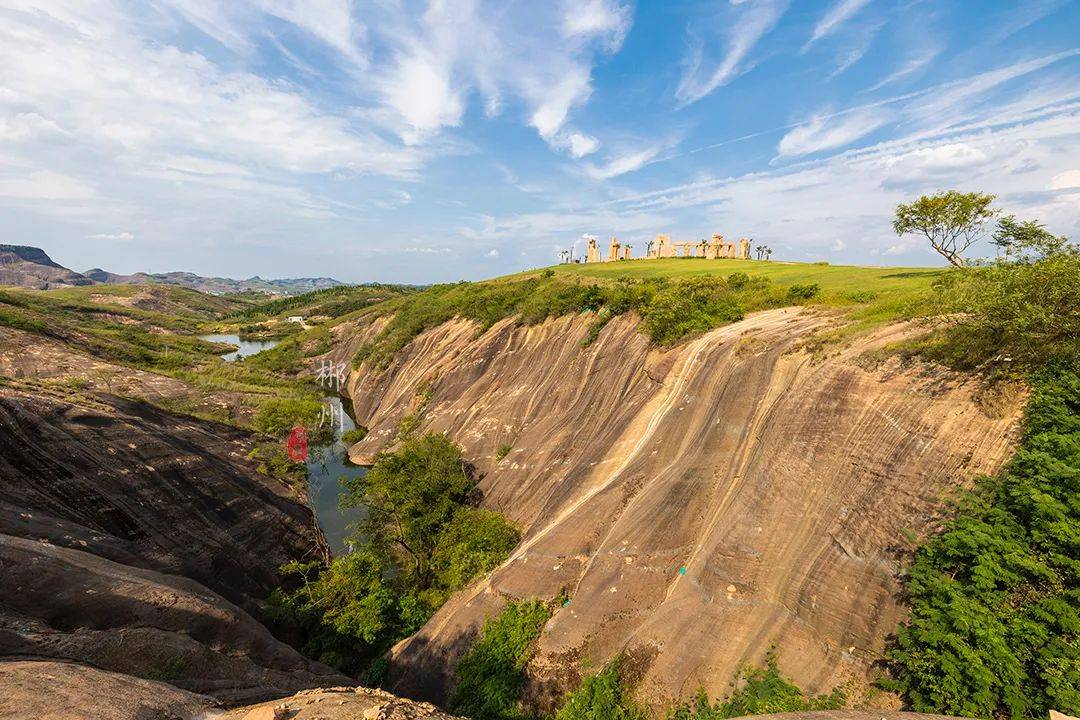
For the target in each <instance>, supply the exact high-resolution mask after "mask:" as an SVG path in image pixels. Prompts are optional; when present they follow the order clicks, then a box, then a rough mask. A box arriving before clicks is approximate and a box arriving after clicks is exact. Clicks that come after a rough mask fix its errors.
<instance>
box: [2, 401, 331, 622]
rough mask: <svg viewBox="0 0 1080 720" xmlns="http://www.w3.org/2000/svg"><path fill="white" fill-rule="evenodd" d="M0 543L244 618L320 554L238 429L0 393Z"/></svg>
mask: <svg viewBox="0 0 1080 720" xmlns="http://www.w3.org/2000/svg"><path fill="white" fill-rule="evenodd" d="M0 447H2V448H3V452H2V453H0V532H2V533H5V534H8V535H14V536H17V537H26V538H30V539H33V540H48V541H49V542H52V543H55V544H57V545H63V546H67V547H72V548H76V549H80V550H85V551H87V552H91V553H94V554H97V555H101V556H103V557H106V558H109V559H112V560H116V561H117V562H122V563H126V564H131V565H135V566H138V567H145V568H151V569H154V570H159V571H161V572H167V573H173V574H177V575H184V576H186V577H190V578H193V579H195V580H198V581H199V582H201V583H203V584H204V585H206V586H207V587H209V588H211V589H213V590H215V591H216V592H218V593H220V594H221V595H224V596H225V597H227V598H228V599H230V600H232V601H234V602H236V603H237V604H240V605H243V606H245V607H247V608H248V609H253V608H255V607H257V604H258V601H259V600H261V599H262V598H264V597H265V596H266V594H267V593H268V592H269V590H270V589H271V588H273V587H275V586H276V584H277V568H278V567H279V566H280V565H281V564H282V563H284V562H287V561H288V560H290V559H293V558H302V557H306V556H310V555H313V554H314V553H316V552H317V544H318V539H317V535H316V531H315V529H314V522H313V519H312V516H311V512H310V511H309V510H308V509H307V508H306V507H305V506H304V505H303V504H301V503H299V502H297V500H296V498H294V497H292V496H291V495H290V494H289V491H288V489H287V488H286V487H285V486H283V485H281V484H280V483H278V482H277V481H275V480H272V479H270V478H267V477H265V476H262V475H259V474H258V473H256V472H255V470H254V464H253V463H252V462H251V461H250V460H248V459H247V457H246V456H247V453H248V452H249V451H250V450H251V449H252V447H253V444H252V437H251V435H249V434H248V433H245V432H243V431H241V430H238V429H236V428H233V427H230V426H228V425H222V424H217V423H206V422H200V421H198V420H194V419H191V418H183V417H177V416H174V415H169V414H167V413H164V412H161V411H160V410H157V409H156V408H153V407H152V406H149V405H146V404H144V403H139V402H134V401H128V400H121V399H115V398H108V397H105V396H102V397H101V398H100V399H99V400H98V401H97V403H96V407H87V406H83V405H74V404H70V403H67V402H62V401H59V400H56V399H52V398H48V397H42V396H39V395H30V394H26V393H18V392H11V391H4V390H0Z"/></svg>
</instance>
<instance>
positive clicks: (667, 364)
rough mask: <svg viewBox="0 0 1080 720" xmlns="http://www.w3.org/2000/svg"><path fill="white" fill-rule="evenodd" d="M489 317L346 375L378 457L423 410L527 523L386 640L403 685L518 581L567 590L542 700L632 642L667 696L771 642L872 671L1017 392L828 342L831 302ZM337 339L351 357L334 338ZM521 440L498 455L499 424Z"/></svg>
mask: <svg viewBox="0 0 1080 720" xmlns="http://www.w3.org/2000/svg"><path fill="white" fill-rule="evenodd" d="M590 321H591V319H590V318H588V317H586V316H579V317H563V318H559V319H552V320H549V321H547V322H545V323H543V324H542V325H538V326H534V327H518V326H515V325H514V324H513V323H512V322H511V321H504V322H501V323H499V324H497V325H495V326H493V327H491V328H490V329H488V330H487V331H485V332H482V333H481V332H478V328H477V327H476V326H475V325H473V324H472V323H469V322H465V321H452V322H448V323H445V324H444V325H442V326H440V327H438V328H435V329H433V330H430V331H427V332H425V333H423V334H422V335H420V336H419V337H417V338H416V339H415V340H414V341H413V342H412V343H411V344H410V345H408V346H407V347H406V348H405V349H404V350H403V351H402V352H401V353H400V354H399V355H398V357H397V358H395V360H394V362H393V363H392V364H391V366H390V367H389V368H387V369H385V370H382V371H375V370H372V369H371V368H368V367H361V368H360V369H359V370H358V371H357V372H354V373H353V375H352V377H351V379H350V383H349V391H350V394H351V396H352V399H353V404H354V408H355V410H356V414H357V420H358V422H360V423H361V424H364V425H367V426H368V427H369V428H370V433H369V435H368V437H367V438H366V439H365V440H364V441H363V442H361V443H359V444H358V445H356V446H354V447H353V448H352V449H351V455H352V456H353V457H354V458H355V459H358V460H366V459H370V457H371V456H372V454H373V453H374V452H375V451H376V450H378V449H379V448H380V447H384V446H386V445H387V444H388V443H390V442H391V441H392V439H393V437H394V434H395V431H396V427H397V423H398V422H399V420H400V419H401V417H402V416H403V415H404V414H406V413H409V412H413V413H419V414H420V415H421V416H422V419H423V425H422V427H423V428H424V429H427V430H434V431H446V432H448V433H449V434H450V436H451V437H452V438H453V439H454V440H455V441H457V442H458V443H460V444H461V445H462V446H463V447H464V448H465V452H466V455H467V456H468V457H469V458H470V459H471V460H473V461H474V462H476V464H477V465H478V467H479V469H480V470H481V471H482V472H483V473H484V476H483V479H482V481H481V487H482V489H483V490H484V493H485V499H484V504H485V506H487V507H490V508H493V509H497V510H499V511H501V512H503V513H505V514H506V515H507V516H508V517H509V518H511V519H512V520H513V521H514V522H516V523H518V524H519V525H520V526H521V528H522V530H523V535H524V539H523V541H522V543H521V544H520V546H519V547H518V548H517V550H516V551H515V552H514V553H513V554H512V556H511V557H510V558H509V559H508V560H507V562H506V563H504V564H503V565H502V566H501V567H500V568H498V569H497V570H496V571H494V572H493V573H492V574H491V575H490V576H489V577H488V578H486V579H484V580H483V581H482V582H480V583H478V584H476V585H475V586H473V587H471V588H469V589H467V590H465V591H462V592H460V593H458V594H457V595H456V596H454V597H453V598H452V599H451V600H450V602H449V603H448V604H447V605H446V606H444V607H443V609H442V610H441V611H440V612H439V613H438V614H437V615H436V616H435V617H434V618H433V619H432V620H431V621H430V622H429V623H428V624H427V625H426V626H425V627H424V628H423V629H422V630H421V631H420V632H419V633H417V634H416V635H415V636H413V637H412V638H409V639H408V640H405V641H403V642H402V643H400V644H399V645H398V646H397V647H396V648H395V650H394V652H393V669H392V673H391V681H392V682H391V689H393V690H395V691H396V692H400V693H403V694H407V695H409V696H413V697H423V698H427V699H433V700H436V701H440V700H443V699H444V698H445V697H446V692H447V690H448V688H449V686H450V684H451V683H452V678H453V668H454V663H455V661H456V659H457V658H458V657H459V656H460V654H461V653H462V652H463V651H464V649H465V648H467V646H468V643H469V641H470V638H471V636H472V635H473V634H474V633H475V632H476V631H477V630H478V628H479V627H480V626H481V625H482V623H483V621H484V620H485V619H486V618H489V617H491V616H493V615H494V614H495V613H497V612H498V611H499V610H500V608H501V607H502V606H503V605H504V604H505V603H506V601H507V599H508V598H520V597H542V598H552V597H555V596H557V595H558V594H559V593H560V592H561V591H563V590H565V591H566V592H567V594H568V596H569V598H570V602H569V604H567V605H566V606H565V607H563V608H562V609H561V610H559V611H558V612H557V613H556V614H555V615H554V617H553V618H552V619H551V620H550V621H549V623H548V624H547V626H546V628H545V630H544V633H543V635H542V638H541V643H540V653H539V656H538V658H537V660H536V661H535V662H534V664H533V667H532V669H531V672H532V674H533V681H532V683H531V688H530V692H531V693H532V700H533V701H534V702H535V703H536V704H537V705H539V706H541V707H544V706H547V707H550V705H551V703H552V702H553V699H554V698H555V697H557V696H558V694H559V692H560V690H561V689H562V688H563V687H566V686H568V685H571V684H573V683H574V682H575V680H576V677H575V676H576V675H577V673H578V672H579V670H580V667H581V664H580V663H581V661H584V660H589V661H590V662H591V664H592V666H593V667H598V666H599V665H600V664H602V663H603V662H605V661H606V660H608V659H609V658H611V657H613V656H614V655H615V654H617V653H619V652H626V653H629V654H630V655H631V656H632V657H633V658H635V661H636V662H639V663H641V665H642V667H643V673H644V681H643V683H642V685H641V686H640V690H639V694H640V695H641V696H642V697H643V698H644V699H647V700H649V701H652V702H654V703H657V704H659V703H662V702H667V701H670V700H673V699H677V698H684V697H686V696H687V695H689V694H691V693H693V692H694V691H695V690H696V689H697V688H699V687H703V688H705V689H706V691H707V692H709V694H710V695H714V696H716V695H721V694H723V693H724V691H725V689H726V688H727V686H728V683H729V682H730V681H731V680H732V678H733V676H734V675H735V674H736V673H737V672H738V670H739V668H740V667H741V666H743V665H744V664H746V663H752V662H760V661H761V660H762V657H763V655H764V654H765V652H766V651H767V649H768V648H769V646H770V645H771V644H773V643H775V644H776V645H777V647H778V651H779V662H780V666H781V669H782V670H783V671H784V672H785V673H786V674H788V675H790V676H791V677H793V678H794V680H795V681H796V682H797V683H798V684H800V685H801V686H802V687H803V688H804V689H805V690H807V691H810V692H818V691H823V690H826V689H829V688H832V687H835V686H837V685H840V684H843V683H846V682H849V681H851V682H853V683H854V685H855V686H856V687H857V686H859V685H862V684H865V681H866V678H867V675H868V673H869V671H870V668H871V666H872V665H873V663H874V662H875V661H876V660H877V659H879V658H880V654H881V652H882V649H883V647H884V642H885V638H886V636H887V635H888V634H889V633H890V632H891V631H892V630H893V629H894V628H895V627H896V625H897V623H898V622H899V621H900V619H901V618H902V617H903V613H904V610H903V607H902V606H901V605H900V603H899V601H898V598H897V593H898V590H899V583H898V576H899V574H900V572H901V570H902V567H903V563H904V560H905V557H906V552H907V551H908V549H909V548H910V545H909V544H908V543H907V542H906V541H905V535H906V534H907V533H915V534H919V533H924V532H926V531H927V530H928V529H929V528H931V526H932V525H933V524H934V522H935V521H936V520H937V519H938V518H940V517H941V515H942V514H943V512H944V511H945V503H944V498H945V497H947V496H948V495H950V494H951V493H953V492H954V491H956V489H957V488H959V487H961V486H964V485H967V484H969V483H970V482H971V480H972V479H973V478H974V477H975V476H977V475H979V474H982V473H987V472H992V471H994V470H995V469H997V468H998V467H999V466H1000V465H1001V464H1002V462H1003V461H1004V460H1005V459H1006V457H1007V456H1008V455H1009V452H1010V449H1011V446H1012V442H1013V440H1014V436H1015V432H1016V421H1017V418H1018V415H1019V411H1020V408H1019V403H1014V404H1013V405H1011V406H1009V407H1008V408H1007V409H1006V410H1005V411H1004V412H1003V413H995V414H994V415H995V416H994V417H990V416H989V415H988V414H987V413H986V412H984V411H983V410H981V409H980V407H979V405H978V403H976V402H975V400H974V397H975V393H976V390H977V386H976V383H975V382H974V381H973V380H970V379H965V378H964V377H960V376H955V375H952V374H949V373H945V372H943V371H941V370H940V369H935V368H930V367H926V366H922V365H909V366H906V367H901V366H900V365H899V364H898V363H897V362H896V361H891V362H888V363H885V364H884V365H881V366H879V367H875V366H873V365H871V364H868V363H866V362H864V361H863V360H862V358H863V357H864V352H865V351H867V350H869V349H873V348H876V347H879V346H881V345H884V344H885V343H887V342H889V341H891V340H896V339H899V338H900V337H902V336H903V335H904V334H905V333H907V332H909V330H908V329H906V328H904V327H894V328H888V329H885V330H881V331H879V332H877V333H875V334H874V335H872V336H870V337H864V338H862V339H860V340H859V341H857V342H855V343H853V344H851V345H849V346H847V347H843V348H839V349H837V351H836V352H834V354H833V355H832V356H831V357H828V358H827V359H824V360H820V359H818V360H815V358H813V357H812V356H811V355H810V354H808V353H807V352H805V351H803V350H802V349H800V348H801V346H802V343H803V342H804V340H805V339H806V338H807V337H808V335H809V334H810V333H812V332H814V331H815V330H817V329H819V328H821V327H822V326H824V325H825V324H827V323H828V322H829V319H828V317H827V316H823V315H820V314H814V313H812V312H809V311H806V310H800V309H781V310H772V311H767V312H762V313H758V314H755V315H752V316H750V317H748V318H746V319H745V320H744V321H742V322H739V323H736V324H733V325H730V326H727V327H723V328H719V329H717V330H714V331H712V332H710V333H708V334H706V335H704V336H702V337H700V338H697V339H695V340H693V341H690V342H688V343H685V344H683V345H682V346H680V347H677V348H675V349H672V350H669V351H661V350H657V349H654V348H650V347H649V345H648V342H647V341H646V339H645V338H644V337H643V336H642V335H641V334H639V333H638V332H637V329H636V319H635V318H633V317H631V316H621V317H618V318H616V319H614V320H613V321H612V322H610V323H609V324H608V325H607V326H606V327H605V328H604V330H603V331H602V332H601V333H600V335H599V337H598V338H597V339H596V341H595V342H593V343H591V344H589V345H588V346H584V347H583V344H582V341H583V340H585V338H586V337H587V334H588V325H589V323H590ZM343 357H344V354H343ZM504 444H506V445H510V446H512V448H513V449H512V451H511V452H510V453H509V454H508V455H507V456H506V457H505V458H503V459H502V460H497V459H496V453H497V449H498V448H499V447H500V446H501V445H504Z"/></svg>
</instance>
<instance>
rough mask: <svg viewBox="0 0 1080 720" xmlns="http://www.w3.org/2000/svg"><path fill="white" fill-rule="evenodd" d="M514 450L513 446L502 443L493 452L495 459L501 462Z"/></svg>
mask: <svg viewBox="0 0 1080 720" xmlns="http://www.w3.org/2000/svg"><path fill="white" fill-rule="evenodd" d="M513 449H514V446H513V445H510V444H508V443H503V444H502V445H500V446H499V449H498V450H497V451H496V452H495V459H496V460H502V459H503V458H504V457H506V456H507V455H509V454H510V451H511V450H513Z"/></svg>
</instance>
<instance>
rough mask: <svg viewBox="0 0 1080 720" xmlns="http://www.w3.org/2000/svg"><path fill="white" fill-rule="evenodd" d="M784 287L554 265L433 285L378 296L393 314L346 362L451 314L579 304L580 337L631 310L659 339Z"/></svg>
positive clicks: (714, 322)
mask: <svg viewBox="0 0 1080 720" xmlns="http://www.w3.org/2000/svg"><path fill="white" fill-rule="evenodd" d="M790 302H791V299H790V297H789V296H788V294H787V293H786V292H784V291H783V290H781V289H777V288H774V287H772V285H771V283H770V282H769V280H768V279H766V278H751V277H750V276H748V275H747V274H746V273H741V272H737V273H732V274H731V275H730V276H729V277H728V278H726V279H725V278H720V277H712V276H705V277H690V278H679V279H672V280H668V279H664V278H646V279H631V278H621V279H619V280H617V281H615V282H608V283H603V284H600V283H590V284H586V283H583V282H580V281H578V280H568V279H566V278H563V277H560V276H559V275H558V274H555V273H542V274H538V275H535V276H532V277H528V278H525V279H518V280H504V281H494V282H486V283H468V282H461V283H456V284H453V285H435V286H432V287H430V288H428V289H427V290H425V291H423V292H421V293H417V294H415V295H412V296H409V297H406V298H400V299H398V300H396V301H391V302H388V303H386V304H385V305H383V306H380V308H379V309H378V310H377V311H376V312H382V313H386V314H391V313H392V314H393V319H392V320H391V321H390V323H389V324H388V325H387V326H386V328H385V329H384V330H383V331H382V332H381V333H380V334H379V335H378V336H377V337H376V338H375V339H374V340H373V341H372V342H370V343H368V344H367V345H365V346H364V347H362V348H360V350H359V351H358V352H357V354H356V356H355V358H354V360H353V364H354V366H357V367H358V366H359V365H360V363H362V362H365V361H367V362H368V363H370V364H371V365H372V366H374V367H379V368H381V367H385V366H386V365H388V364H389V363H390V361H391V359H392V358H393V357H394V355H395V354H396V353H397V352H398V351H399V350H401V349H402V348H403V347H405V345H407V344H408V343H409V342H410V341H411V340H412V339H413V338H415V337H416V336H417V335H419V334H420V333H422V332H423V331H425V330H428V329H430V328H433V327H436V326H437V325H440V324H441V323H444V322H446V321H448V320H451V319H453V318H455V317H461V318H466V319H469V320H473V321H476V322H477V323H479V325H480V327H481V329H482V330H483V329H487V328H489V327H491V326H492V325H494V324H495V323H496V322H498V321H500V320H502V319H504V318H511V317H512V318H516V321H517V322H521V323H524V324H535V323H539V322H543V321H544V320H545V319H546V318H549V317H558V316H561V315H568V314H574V313H580V312H591V313H595V314H596V319H595V321H594V323H593V325H592V326H591V327H590V335H589V338H588V340H587V341H586V344H588V342H590V341H591V340H594V339H595V338H596V336H597V335H598V334H599V332H600V330H601V329H602V328H603V326H604V324H605V323H607V322H608V321H609V320H611V319H612V318H614V317H617V316H618V315H621V314H623V313H627V312H631V311H633V312H637V313H638V314H639V315H641V316H642V318H644V320H645V326H644V327H645V331H646V333H647V334H648V335H649V337H650V339H651V340H652V341H653V342H655V343H657V344H659V345H671V344H674V343H677V342H679V341H681V340H684V339H686V338H688V337H691V336H693V335H695V334H699V333H702V332H706V331H708V330H711V329H712V328H714V327H717V326H719V325H724V324H727V323H731V322H734V321H736V320H739V319H741V318H742V317H743V315H744V314H745V313H746V312H749V311H752V310H761V309H764V308H769V307H780V306H783V305H787V304H790Z"/></svg>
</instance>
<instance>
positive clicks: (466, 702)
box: [450, 600, 551, 720]
mask: <svg viewBox="0 0 1080 720" xmlns="http://www.w3.org/2000/svg"><path fill="white" fill-rule="evenodd" d="M550 617H551V611H550V610H549V609H548V608H547V607H546V606H545V605H544V604H543V603H541V602H540V601H538V600H521V601H518V602H512V603H510V604H509V605H507V606H506V608H505V609H504V610H503V611H502V612H501V613H500V614H499V615H498V616H496V617H495V618H493V619H491V620H489V621H488V622H487V623H485V624H484V628H483V630H482V631H481V632H480V636H479V637H478V638H477V639H476V640H475V641H474V642H473V645H472V648H471V649H470V650H469V652H468V654H466V655H465V657H463V658H462V659H461V662H460V663H459V664H458V668H457V673H458V684H457V688H456V689H455V690H454V694H453V697H452V698H451V703H450V706H451V708H452V709H453V711H454V712H455V713H458V714H461V715H465V716H466V717H469V718H472V719H473V720H511V719H517V718H521V717H522V714H521V712H520V710H519V709H518V701H519V699H520V697H521V689H522V686H523V685H524V683H525V666H526V665H527V664H528V662H529V660H531V659H532V657H533V655H534V654H535V652H536V641H537V639H538V638H539V637H540V631H541V629H542V628H543V627H544V623H546V622H547V621H548V618H550Z"/></svg>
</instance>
